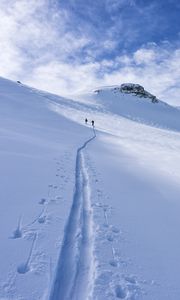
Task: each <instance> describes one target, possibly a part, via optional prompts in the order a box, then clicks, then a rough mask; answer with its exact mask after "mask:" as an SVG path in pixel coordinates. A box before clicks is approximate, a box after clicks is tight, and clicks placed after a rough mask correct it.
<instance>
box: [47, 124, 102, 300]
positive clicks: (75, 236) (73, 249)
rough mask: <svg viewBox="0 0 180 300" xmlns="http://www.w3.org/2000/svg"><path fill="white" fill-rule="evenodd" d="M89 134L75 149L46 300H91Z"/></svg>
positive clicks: (92, 268)
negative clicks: (71, 190)
mask: <svg viewBox="0 0 180 300" xmlns="http://www.w3.org/2000/svg"><path fill="white" fill-rule="evenodd" d="M93 133H94V135H93V137H92V138H90V139H89V140H87V141H86V142H85V143H84V144H83V145H82V146H81V147H80V148H79V149H78V150H77V156H76V169H75V190H74V196H73V203H72V207H71V211H70V215H69V218H68V222H67V225H66V229H65V233H64V239H63V244H62V248H61V252H60V256H59V259H58V263H57V268H56V274H55V278H54V281H53V284H52V290H51V293H50V297H49V300H88V299H92V292H93V278H94V257H93V216H92V209H91V200H90V186H89V178H88V173H87V170H86V167H85V159H84V155H83V150H84V149H85V148H86V146H87V145H88V144H89V143H90V142H91V141H92V140H93V139H95V137H96V133H95V130H94V128H93Z"/></svg>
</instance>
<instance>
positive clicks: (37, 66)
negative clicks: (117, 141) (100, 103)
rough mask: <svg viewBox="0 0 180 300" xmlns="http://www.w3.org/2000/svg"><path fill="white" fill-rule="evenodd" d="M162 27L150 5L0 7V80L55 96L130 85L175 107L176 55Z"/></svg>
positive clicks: (107, 1) (16, 2) (108, 2)
mask: <svg viewBox="0 0 180 300" xmlns="http://www.w3.org/2000/svg"><path fill="white" fill-rule="evenodd" d="M172 1H173V2H174V0H167V2H166V4H167V5H168V7H171V6H172V5H174V6H173V7H175V4H174V3H172ZM160 2H161V1H160ZM177 9H178V6H176V7H175V10H177ZM175 10H173V13H172V14H170V15H172V17H174V18H175V17H176V13H175ZM166 13H167V12H166ZM166 21H167V19H166ZM164 23H165V22H164V15H162V14H160V3H159V2H158V3H157V2H156V1H151V2H148V1H147V3H146V5H145V4H144V1H141V0H139V1H137V0H127V1H125V0H118V1H117V0H97V1H90V0H87V1H84V0H76V1H74V0H66V1H65V0H61V1H60V2H59V1H56V0H38V1H37V0H9V1H8V4H7V1H5V0H1V2H0V27H1V31H0V47H1V51H0V61H1V64H0V74H1V76H4V77H7V78H10V79H13V80H21V81H23V82H25V83H28V84H30V85H33V86H35V87H37V88H41V89H45V90H48V91H51V92H56V93H59V94H62V95H65V94H73V93H76V92H79V91H80V90H82V89H89V88H93V87H94V86H98V85H105V84H120V83H122V82H127V81H131V82H138V83H140V84H143V85H144V86H145V88H146V89H148V90H150V91H151V92H152V93H154V94H156V95H157V96H158V97H160V98H164V99H167V100H168V101H171V102H173V101H174V103H178V101H179V96H178V91H179V88H180V82H179V78H180V74H179V69H180V68H179V62H180V50H179V45H178V43H177V42H175V41H174V39H172V37H173V38H174V36H173V35H169V36H168V37H167V38H166V39H165V38H164V36H163V34H164V33H163V32H166V33H167V32H169V30H170V29H169V28H168V29H167V26H166V25H164ZM166 23H167V22H166ZM176 33H177V32H176ZM176 37H178V35H177V34H176Z"/></svg>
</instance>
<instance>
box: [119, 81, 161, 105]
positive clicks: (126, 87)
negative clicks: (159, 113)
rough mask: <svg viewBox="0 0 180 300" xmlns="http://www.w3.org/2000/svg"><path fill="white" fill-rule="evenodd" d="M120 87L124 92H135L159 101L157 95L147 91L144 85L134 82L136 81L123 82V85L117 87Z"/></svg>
mask: <svg viewBox="0 0 180 300" xmlns="http://www.w3.org/2000/svg"><path fill="white" fill-rule="evenodd" d="M116 89H119V91H121V92H122V93H128V94H134V95H137V96H139V97H143V98H149V99H151V100H152V102H153V103H156V102H158V100H157V98H156V96H154V95H152V94H150V93H149V92H147V91H146V90H145V89H144V87H143V86H141V85H139V84H134V83H123V84H121V86H120V87H119V88H115V90H116Z"/></svg>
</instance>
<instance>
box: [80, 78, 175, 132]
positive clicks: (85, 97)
mask: <svg viewBox="0 0 180 300" xmlns="http://www.w3.org/2000/svg"><path fill="white" fill-rule="evenodd" d="M76 99H78V100H79V101H82V102H83V103H89V104H91V105H94V106H96V107H99V108H100V110H103V111H106V112H109V113H113V114H116V115H119V116H121V117H124V118H127V119H130V120H133V121H136V122H140V123H144V124H148V125H151V126H155V127H161V128H166V129H167V128H168V129H171V130H176V131H179V130H180V110H179V109H177V108H176V107H174V106H171V105H169V104H167V103H166V102H164V101H161V100H158V99H157V98H156V97H155V96H153V95H152V94H150V93H149V92H147V91H146V90H145V89H144V88H143V87H142V86H140V85H137V84H131V83H128V84H126V83H125V84H122V85H119V86H118V85H115V86H104V87H99V88H96V89H95V90H92V91H90V92H88V93H84V94H81V95H79V96H77V97H76Z"/></svg>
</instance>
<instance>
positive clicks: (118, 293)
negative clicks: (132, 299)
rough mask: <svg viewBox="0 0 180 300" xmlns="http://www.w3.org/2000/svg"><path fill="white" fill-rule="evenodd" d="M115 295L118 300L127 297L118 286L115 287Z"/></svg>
mask: <svg viewBox="0 0 180 300" xmlns="http://www.w3.org/2000/svg"><path fill="white" fill-rule="evenodd" d="M115 295H116V297H117V298H118V299H125V298H126V296H127V292H126V290H125V289H124V288H122V286H121V285H120V284H118V285H116V287H115Z"/></svg>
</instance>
